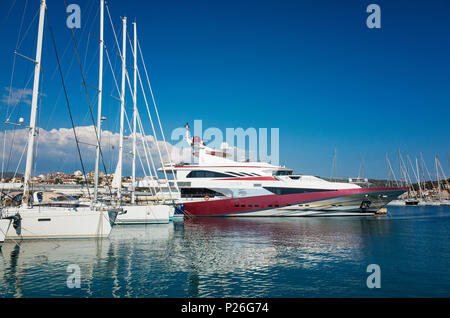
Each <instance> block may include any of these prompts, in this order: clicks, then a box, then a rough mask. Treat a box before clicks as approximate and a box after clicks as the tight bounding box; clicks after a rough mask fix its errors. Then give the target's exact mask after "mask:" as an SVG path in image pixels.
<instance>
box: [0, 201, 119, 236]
mask: <svg viewBox="0 0 450 318" xmlns="http://www.w3.org/2000/svg"><path fill="white" fill-rule="evenodd" d="M3 213H4V214H5V211H4V212H3ZM6 213H7V215H10V216H12V215H20V218H19V221H18V222H16V223H17V224H15V226H10V228H9V230H8V232H7V235H6V240H26V239H81V238H106V237H108V236H109V233H110V232H111V229H112V226H113V224H114V221H115V219H116V217H117V212H116V211H113V210H111V211H103V210H102V211H98V210H91V209H90V208H88V207H87V208H58V207H45V208H39V207H33V208H29V209H26V208H25V209H23V208H22V209H15V210H10V211H7V212H6Z"/></svg>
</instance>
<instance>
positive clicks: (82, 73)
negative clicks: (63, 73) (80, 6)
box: [64, 0, 112, 196]
mask: <svg viewBox="0 0 450 318" xmlns="http://www.w3.org/2000/svg"><path fill="white" fill-rule="evenodd" d="M64 5H65V7H66V8H67V2H66V0H64ZM71 33H72V40H73V43H74V46H75V51H76V53H77V59H78V64H79V66H80V72H81V78H82V80H83V86H84V91H85V94H86V98H87V101H88V105H89V111H90V115H91V120H92V124H93V126H94V131H95V137H96V141H97V145H98V149H99V153H100V158H101V161H102V166H103V169H104V171H105V175H106V174H107V171H106V165H105V161H104V158H103V151H102V147H101V144H100V138H99V135H98V133H97V129H96V128H97V126H96V124H95V119H94V114H93V111H92V107H91V102H90V99H89V93H88V90H87V85H86V80H85V78H84V72H83V68H82V65H81V60H80V55H79V52H78V47H77V43H76V41H75V34H74V31H73V29H72V32H71ZM107 185H108V190H109V193H110V195H111V196H112V191H111V185H110V184H109V183H108V184H107Z"/></svg>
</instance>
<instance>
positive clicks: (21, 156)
mask: <svg viewBox="0 0 450 318" xmlns="http://www.w3.org/2000/svg"><path fill="white" fill-rule="evenodd" d="M27 146H28V140H27V141H26V143H25V146H24V148H23V150H22V154H21V155H20V158H19V162H18V164H17V167H16V170H15V171H14V175H13V177H12V179H14V178H15V177H16V175H17V171H18V170H19V166H20V164H21V163H22V158H23V155H24V153H25V149H27Z"/></svg>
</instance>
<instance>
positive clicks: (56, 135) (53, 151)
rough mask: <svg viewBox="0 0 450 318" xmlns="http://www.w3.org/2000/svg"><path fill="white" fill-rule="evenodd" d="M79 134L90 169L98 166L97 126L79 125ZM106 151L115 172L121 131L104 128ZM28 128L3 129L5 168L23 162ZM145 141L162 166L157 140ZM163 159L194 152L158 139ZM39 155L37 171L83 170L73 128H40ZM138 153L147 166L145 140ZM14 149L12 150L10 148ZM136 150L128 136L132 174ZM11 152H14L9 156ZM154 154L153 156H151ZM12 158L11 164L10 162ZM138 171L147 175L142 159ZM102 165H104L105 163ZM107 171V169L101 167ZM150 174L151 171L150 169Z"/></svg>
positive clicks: (0, 137) (126, 164)
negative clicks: (95, 164)
mask: <svg viewBox="0 0 450 318" xmlns="http://www.w3.org/2000/svg"><path fill="white" fill-rule="evenodd" d="M76 132H77V137H78V140H79V142H80V143H79V145H80V150H81V154H82V158H83V162H84V165H85V168H86V170H87V171H91V170H93V169H94V163H95V146H94V145H95V144H96V136H95V131H94V127H93V126H79V127H76ZM101 138H102V153H103V158H104V162H105V166H106V168H107V172H108V173H113V172H114V169H115V166H116V163H117V158H118V149H119V140H120V138H119V133H113V132H111V131H107V130H104V131H102V136H101ZM27 139H28V130H27V129H16V130H15V131H13V130H7V131H6V139H5V132H0V158H1V159H2V160H4V163H3V165H4V170H5V171H6V170H8V171H15V170H16V167H17V164H18V163H19V160H20V156H21V154H22V152H23V150H24V148H25V146H26V144H27ZM5 140H6V143H5V152H4V153H3V151H2V149H3V143H4V141H5ZM145 142H146V144H147V146H148V148H147V155H148V156H149V157H148V160H149V162H151V161H150V160H151V159H153V161H154V163H155V166H156V167H157V168H158V167H160V166H161V160H160V156H159V152H158V150H157V147H156V142H155V139H154V138H153V137H152V136H146V137H145ZM158 146H159V147H160V151H161V155H162V157H163V161H165V162H166V161H168V155H167V151H166V146H167V150H168V151H169V152H170V153H171V159H172V160H174V161H176V162H177V161H181V160H183V157H184V159H186V158H187V157H188V155H189V154H190V149H179V148H176V147H175V146H173V145H171V144H170V143H166V146H165V145H164V142H162V141H158ZM36 147H37V157H36V172H35V174H36V173H45V172H50V171H65V172H73V171H74V170H81V165H80V160H79V155H78V152H77V148H76V143H75V138H74V134H73V130H72V128H59V129H52V130H50V131H48V130H45V129H39V133H38V137H37V138H36ZM137 149H138V154H139V155H140V157H141V160H142V162H143V164H144V165H145V167H146V169H147V171H148V168H147V165H146V162H147V160H146V158H145V153H144V148H143V146H142V140H141V138H140V137H138V138H137ZM10 150H11V151H10ZM131 150H132V138H131V136H126V138H125V139H124V150H123V151H124V174H129V173H130V171H131V154H130V152H131ZM9 153H11V155H10V156H9ZM150 156H151V158H150ZM8 158H9V164H8V167H6V163H7V161H8ZM24 162H25V155H24V157H23V158H22V160H21V161H20V166H19V169H18V171H19V172H23V170H24ZM136 165H137V167H136V169H137V171H138V172H139V171H140V172H141V173H140V174H141V175H143V173H142V169H141V164H140V161H139V159H137V163H136ZM101 167H102V166H101ZM101 170H103V168H101ZM147 173H148V172H147Z"/></svg>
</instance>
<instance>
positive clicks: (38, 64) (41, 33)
mask: <svg viewBox="0 0 450 318" xmlns="http://www.w3.org/2000/svg"><path fill="white" fill-rule="evenodd" d="M45 9H46V4H45V0H41V5H40V9H39V27H38V37H37V44H36V60H35V61H34V62H35V65H34V81H33V96H32V100H31V114H30V126H29V131H28V149H27V161H26V166H25V175H24V182H23V196H22V204H24V205H25V204H27V203H28V198H29V196H30V179H31V170H32V168H33V153H34V140H35V135H36V112H37V102H38V97H39V96H38V95H39V77H40V70H41V54H42V39H43V36H44V19H45Z"/></svg>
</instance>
